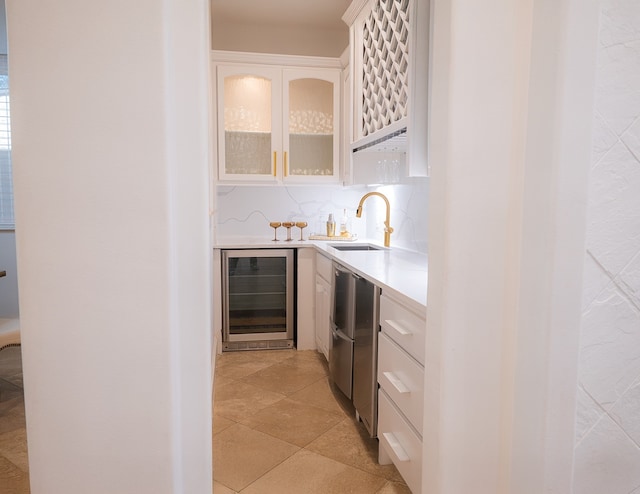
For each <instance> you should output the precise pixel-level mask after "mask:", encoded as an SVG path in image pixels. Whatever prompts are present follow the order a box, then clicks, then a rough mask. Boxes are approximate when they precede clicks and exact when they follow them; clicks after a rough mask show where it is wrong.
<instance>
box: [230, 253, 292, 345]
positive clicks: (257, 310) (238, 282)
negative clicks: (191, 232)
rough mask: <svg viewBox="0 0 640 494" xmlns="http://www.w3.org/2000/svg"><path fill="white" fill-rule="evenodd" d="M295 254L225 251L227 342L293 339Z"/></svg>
mask: <svg viewBox="0 0 640 494" xmlns="http://www.w3.org/2000/svg"><path fill="white" fill-rule="evenodd" d="M293 271H294V267H293V251H292V250H290V249H287V250H284V249H265V250H225V251H223V280H224V288H223V289H224V305H225V307H224V313H223V327H224V334H223V339H224V341H229V342H233V341H257V340H279V339H292V338H293V313H294V310H293V302H294V298H293V297H294V286H293Z"/></svg>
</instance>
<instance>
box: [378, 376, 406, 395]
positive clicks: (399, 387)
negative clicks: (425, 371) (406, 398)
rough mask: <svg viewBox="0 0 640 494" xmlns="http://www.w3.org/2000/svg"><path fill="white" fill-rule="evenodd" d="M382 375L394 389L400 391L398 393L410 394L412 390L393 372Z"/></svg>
mask: <svg viewBox="0 0 640 494" xmlns="http://www.w3.org/2000/svg"><path fill="white" fill-rule="evenodd" d="M382 375H383V376H384V377H386V378H387V379H388V380H389V382H390V383H391V384H393V387H394V388H396V389H397V390H398V393H403V394H404V393H410V392H411V390H410V389H409V388H407V386H406V385H405V384H404V383H403V382H402V381H401V380H400V379H398V377H397V376H396V375H395V374H394V373H393V372H383V373H382Z"/></svg>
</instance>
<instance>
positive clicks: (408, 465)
mask: <svg viewBox="0 0 640 494" xmlns="http://www.w3.org/2000/svg"><path fill="white" fill-rule="evenodd" d="M378 440H379V441H380V450H379V462H380V464H382V465H385V464H389V463H391V462H393V463H394V464H395V466H396V468H397V469H398V472H400V475H402V478H403V479H404V481H405V482H406V483H407V486H409V489H411V492H413V493H414V494H419V493H420V492H422V491H421V488H422V438H421V437H420V436H419V435H418V434H417V433H416V432H415V430H414V429H413V427H411V425H410V424H409V422H408V421H407V419H406V418H405V417H404V416H403V415H402V413H401V412H400V411H399V410H398V408H397V407H396V406H395V405H394V404H393V402H392V401H391V399H389V397H388V396H387V394H386V393H385V392H384V390H383V389H382V388H381V389H380V390H378Z"/></svg>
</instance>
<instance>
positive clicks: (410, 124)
mask: <svg viewBox="0 0 640 494" xmlns="http://www.w3.org/2000/svg"><path fill="white" fill-rule="evenodd" d="M343 20H344V21H345V22H346V23H347V24H349V26H350V43H351V58H352V63H351V67H352V69H351V70H352V81H353V128H352V132H353V142H352V145H351V149H352V151H355V152H360V151H365V152H366V151H398V150H399V151H401V152H406V165H407V172H408V175H409V176H427V175H428V166H427V123H428V113H427V110H428V108H427V106H428V105H427V103H428V76H429V71H428V64H429V50H428V48H429V29H430V26H429V24H430V2H429V0H354V1H353V2H352V4H351V5H350V7H349V9H348V10H347V12H346V13H345V15H344V16H343Z"/></svg>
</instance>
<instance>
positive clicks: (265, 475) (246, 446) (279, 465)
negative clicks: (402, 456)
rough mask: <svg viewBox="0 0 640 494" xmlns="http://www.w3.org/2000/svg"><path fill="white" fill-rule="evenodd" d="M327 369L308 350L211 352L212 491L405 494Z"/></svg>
mask: <svg viewBox="0 0 640 494" xmlns="http://www.w3.org/2000/svg"><path fill="white" fill-rule="evenodd" d="M327 375H328V368H327V363H326V361H325V359H324V357H323V356H322V355H321V354H320V353H317V352H315V351H301V352H298V351H296V350H273V351H258V352H237V353H223V354H222V355H221V356H218V359H217V363H216V372H215V376H216V377H215V398H214V412H213V413H214V417H213V478H214V494H227V493H242V494H272V493H273V494H276V493H277V494H287V493H291V494H333V493H335V494H343V493H353V494H359V493H362V494H375V493H379V494H392V493H402V494H407V493H410V491H409V489H408V488H407V486H406V485H405V484H404V482H403V481H402V478H401V477H400V475H399V474H398V471H397V470H396V469H395V467H394V466H393V465H385V466H383V465H378V463H377V461H376V460H377V441H376V440H375V439H370V438H369V437H368V435H367V432H366V429H365V428H364V426H363V425H362V424H361V423H358V422H356V420H355V418H354V417H355V412H354V410H353V407H352V406H351V404H350V403H349V402H348V400H346V399H345V398H344V396H342V395H341V394H340V392H339V391H337V390H335V389H333V388H332V386H331V385H330V383H329V380H328V378H327Z"/></svg>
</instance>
